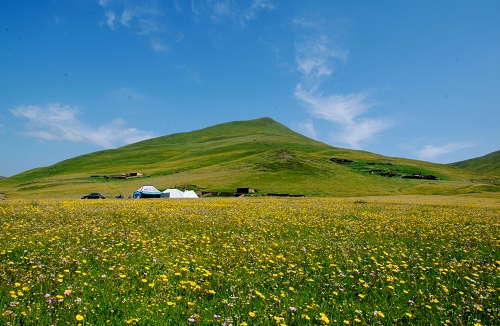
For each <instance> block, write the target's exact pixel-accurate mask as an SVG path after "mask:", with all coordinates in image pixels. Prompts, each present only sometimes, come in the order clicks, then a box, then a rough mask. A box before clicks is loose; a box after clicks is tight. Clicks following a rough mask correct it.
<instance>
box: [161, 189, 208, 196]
mask: <svg viewBox="0 0 500 326" xmlns="http://www.w3.org/2000/svg"><path fill="white" fill-rule="evenodd" d="M161 198H199V197H198V195H197V194H196V193H195V192H194V191H193V190H186V191H184V192H182V191H180V190H179V189H165V190H163V191H162V193H161Z"/></svg>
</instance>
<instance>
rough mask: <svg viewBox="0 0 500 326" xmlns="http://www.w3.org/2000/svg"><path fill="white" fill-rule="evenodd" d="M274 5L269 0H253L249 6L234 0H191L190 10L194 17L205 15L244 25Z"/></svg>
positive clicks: (220, 21)
mask: <svg viewBox="0 0 500 326" xmlns="http://www.w3.org/2000/svg"><path fill="white" fill-rule="evenodd" d="M273 9H275V6H274V5H273V3H272V2H271V1H269V0H253V1H252V3H251V4H250V5H249V6H243V5H241V3H240V2H238V1H234V0H192V1H191V11H192V13H193V15H194V16H195V18H196V19H203V18H205V17H207V18H208V19H209V20H210V21H212V22H215V23H222V22H224V21H227V20H229V21H230V22H232V23H235V24H238V25H241V26H245V23H246V21H249V20H254V19H257V18H258V14H259V13H260V12H261V11H263V10H273Z"/></svg>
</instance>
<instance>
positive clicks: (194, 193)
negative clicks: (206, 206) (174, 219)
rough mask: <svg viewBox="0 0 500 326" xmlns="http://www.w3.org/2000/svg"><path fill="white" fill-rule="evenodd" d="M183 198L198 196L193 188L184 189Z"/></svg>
mask: <svg viewBox="0 0 500 326" xmlns="http://www.w3.org/2000/svg"><path fill="white" fill-rule="evenodd" d="M184 198H199V197H198V195H197V194H196V192H194V191H193V190H186V191H184Z"/></svg>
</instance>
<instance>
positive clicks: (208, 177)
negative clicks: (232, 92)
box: [0, 117, 483, 199]
mask: <svg viewBox="0 0 500 326" xmlns="http://www.w3.org/2000/svg"><path fill="white" fill-rule="evenodd" d="M131 174H132V175H134V176H135V175H142V176H143V177H142V178H139V177H135V178H125V177H121V176H127V175H131ZM473 176H474V174H472V173H469V172H464V171H463V170H461V169H458V168H456V167H453V166H447V165H442V164H433V163H428V162H423V161H415V160H408V159H400V158H391V157H385V156H382V155H377V154H373V153H369V152H365V151H356V150H350V149H344V148H337V147H333V146H330V145H327V144H325V143H322V142H319V141H316V140H313V139H310V138H308V137H306V136H303V135H301V134H299V133H296V132H294V131H292V130H290V129H289V128H287V127H286V126H284V125H282V124H280V123H278V122H276V121H274V120H273V119H271V118H267V117H266V118H260V119H255V120H248V121H233V122H227V123H222V124H218V125H215V126H211V127H207V128H203V129H200V130H195V131H191V132H183V133H176V134H171V135H167V136H162V137H157V138H153V139H148V140H144V141H141V142H137V143H134V144H130V145H127V146H123V147H120V148H117V149H110V150H103V151H98V152H94V153H90V154H86V155H81V156H77V157H74V158H71V159H68V160H64V161H61V162H59V163H57V164H54V165H52V166H48V167H40V168H37V169H33V170H30V171H26V172H23V173H20V174H18V175H15V176H12V177H9V178H7V179H4V180H1V181H0V192H2V193H4V194H6V196H7V198H66V199H67V198H75V199H76V198H80V197H81V196H82V195H84V194H86V193H89V192H101V193H104V194H105V195H106V197H108V198H109V197H114V196H116V195H118V194H124V195H128V194H131V193H132V192H133V191H135V190H136V189H138V188H139V187H140V186H142V185H145V184H148V185H154V186H155V187H156V188H158V189H160V190H162V189H166V188H173V187H178V188H184V187H186V188H189V189H193V190H196V191H198V192H199V193H201V192H232V191H235V189H236V188H240V187H250V188H256V189H260V191H261V192H260V194H270V193H274V194H302V195H305V196H367V195H394V194H447V195H449V194H460V193H476V192H481V191H483V190H481V188H480V187H478V185H477V184H474V183H472V182H471V181H470V179H471V178H472V177H473ZM405 177H407V178H405ZM424 177H426V178H424ZM431 177H432V178H431Z"/></svg>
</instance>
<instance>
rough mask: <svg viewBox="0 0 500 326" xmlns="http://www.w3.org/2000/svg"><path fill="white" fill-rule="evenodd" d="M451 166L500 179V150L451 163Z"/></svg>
mask: <svg viewBox="0 0 500 326" xmlns="http://www.w3.org/2000/svg"><path fill="white" fill-rule="evenodd" d="M450 166H454V167H457V168H460V169H463V170H465V171H469V172H473V173H477V174H479V175H481V176H492V177H495V178H497V179H500V151H496V152H493V153H490V154H487V155H484V156H481V157H476V158H473V159H469V160H465V161H460V162H456V163H451V164H450Z"/></svg>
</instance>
